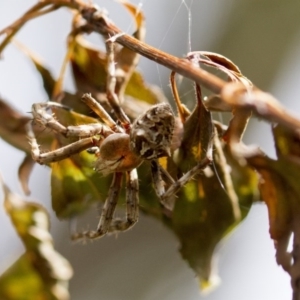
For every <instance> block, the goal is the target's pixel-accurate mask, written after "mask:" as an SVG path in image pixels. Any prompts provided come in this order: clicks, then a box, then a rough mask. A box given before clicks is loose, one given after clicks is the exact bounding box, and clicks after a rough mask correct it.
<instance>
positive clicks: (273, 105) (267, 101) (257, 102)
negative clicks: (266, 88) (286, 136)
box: [221, 83, 300, 131]
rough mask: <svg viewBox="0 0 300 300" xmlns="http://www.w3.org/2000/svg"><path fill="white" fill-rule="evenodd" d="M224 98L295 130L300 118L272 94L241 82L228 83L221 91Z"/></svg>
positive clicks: (299, 124) (230, 103)
mask: <svg viewBox="0 0 300 300" xmlns="http://www.w3.org/2000/svg"><path fill="white" fill-rule="evenodd" d="M221 98H222V100H223V101H224V102H225V103H227V104H228V105H230V106H232V108H235V109H245V110H248V111H252V112H253V114H254V115H255V116H256V117H258V118H260V119H264V120H266V121H268V122H271V123H278V124H281V125H283V126H285V127H286V128H288V129H290V130H292V131H294V130H295V128H300V120H299V119H298V118H297V117H296V116H294V115H293V114H292V113H290V112H288V111H287V110H286V109H285V108H284V107H283V106H282V105H281V104H280V103H279V102H278V101H277V100H276V99H275V98H274V97H273V96H272V95H271V94H269V93H266V92H263V91H261V90H259V89H257V88H255V87H253V88H251V87H246V86H245V85H243V84H241V83H228V84H226V85H225V87H224V88H223V90H222V92H221Z"/></svg>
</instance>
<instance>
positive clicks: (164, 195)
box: [151, 157, 211, 211]
mask: <svg viewBox="0 0 300 300" xmlns="http://www.w3.org/2000/svg"><path fill="white" fill-rule="evenodd" d="M210 163H211V159H209V158H208V157H206V158H204V159H203V160H202V161H200V162H199V163H197V165H196V166H194V167H193V168H192V169H190V170H189V171H188V172H187V173H185V174H184V175H182V176H181V177H180V178H179V179H177V180H174V179H173V178H172V177H171V176H170V174H169V173H168V171H167V170H165V169H164V168H162V167H161V166H160V164H159V163H158V161H157V160H152V161H151V172H152V178H153V183H154V189H155V192H156V194H157V196H158V197H159V199H160V202H161V204H162V205H163V206H164V207H165V208H167V209H168V210H170V211H172V210H173V208H174V204H175V201H174V196H175V195H176V193H177V192H178V191H179V190H180V189H181V188H182V187H183V186H185V185H186V184H187V183H188V182H189V181H190V180H192V179H193V177H194V176H196V175H197V174H199V173H200V172H201V171H202V170H203V169H205V168H206V167H207V166H208V165H209V164H210ZM163 178H164V179H165V180H167V181H168V183H169V187H168V188H167V190H166V189H165V183H164V180H163Z"/></svg>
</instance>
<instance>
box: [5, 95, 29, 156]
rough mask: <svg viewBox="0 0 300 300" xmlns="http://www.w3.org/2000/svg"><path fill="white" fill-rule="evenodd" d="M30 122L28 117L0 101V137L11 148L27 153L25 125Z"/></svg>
mask: <svg viewBox="0 0 300 300" xmlns="http://www.w3.org/2000/svg"><path fill="white" fill-rule="evenodd" d="M29 121H30V117H29V116H25V115H23V114H21V113H19V112H18V111H17V110H16V109H15V108H13V107H12V106H11V105H10V104H8V103H7V102H6V101H4V100H2V99H0V136H1V138H2V139H3V140H5V141H6V142H7V143H9V144H10V145H12V146H13V147H15V148H17V149H19V150H22V151H24V152H26V153H29V151H30V147H29V144H28V139H27V134H26V130H25V125H26V124H27V123H28V122H29Z"/></svg>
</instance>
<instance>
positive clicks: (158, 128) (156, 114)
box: [130, 103, 175, 160]
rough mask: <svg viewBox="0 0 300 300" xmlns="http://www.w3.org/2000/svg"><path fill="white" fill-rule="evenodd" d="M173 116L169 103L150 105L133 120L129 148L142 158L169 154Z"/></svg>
mask: <svg viewBox="0 0 300 300" xmlns="http://www.w3.org/2000/svg"><path fill="white" fill-rule="evenodd" d="M174 127H175V117H174V114H173V112H172V109H171V107H170V105H169V104H167V103H161V104H157V105H155V106H153V107H151V108H150V109H149V110H147V111H146V112H145V113H144V114H142V115H141V116H140V117H139V118H137V119H136V120H135V122H134V123H133V125H132V128H131V132H130V148H131V149H132V151H133V152H135V153H136V154H137V155H138V156H140V157H141V158H143V159H148V160H151V159H155V158H158V157H162V156H170V155H171V144H172V137H173V132H174Z"/></svg>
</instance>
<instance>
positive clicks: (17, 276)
mask: <svg viewBox="0 0 300 300" xmlns="http://www.w3.org/2000/svg"><path fill="white" fill-rule="evenodd" d="M1 183H2V187H3V191H4V207H5V209H6V212H7V214H8V215H9V217H10V219H11V221H12V224H13V226H14V228H15V229H16V231H17V234H18V235H19V237H20V238H21V240H22V242H23V244H24V246H25V253H24V254H23V255H22V256H21V257H20V258H19V259H18V260H17V261H16V262H15V263H14V264H13V265H12V266H11V267H10V268H9V269H8V270H6V271H5V272H4V273H3V274H2V275H1V276H0V298H1V299H6V300H20V299H22V300H23V299H24V300H27V299H28V300H29V299H45V300H48V299H49V300H50V299H51V300H52V299H56V300H67V299H69V293H68V289H67V284H68V281H69V280H70V278H71V277H72V274H73V271H72V268H71V266H70V264H69V262H68V261H67V260H66V259H65V258H63V257H62V256H61V255H60V254H59V253H58V252H56V251H55V250H54V247H53V240H52V237H51V235H50V233H49V216H48V214H47V212H46V211H45V209H44V208H43V207H42V206H41V205H39V204H37V203H33V202H27V201H25V200H23V199H22V198H21V197H20V196H19V195H17V194H14V193H12V192H11V191H10V190H9V188H8V187H7V186H6V185H5V184H4V183H3V182H1Z"/></svg>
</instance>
